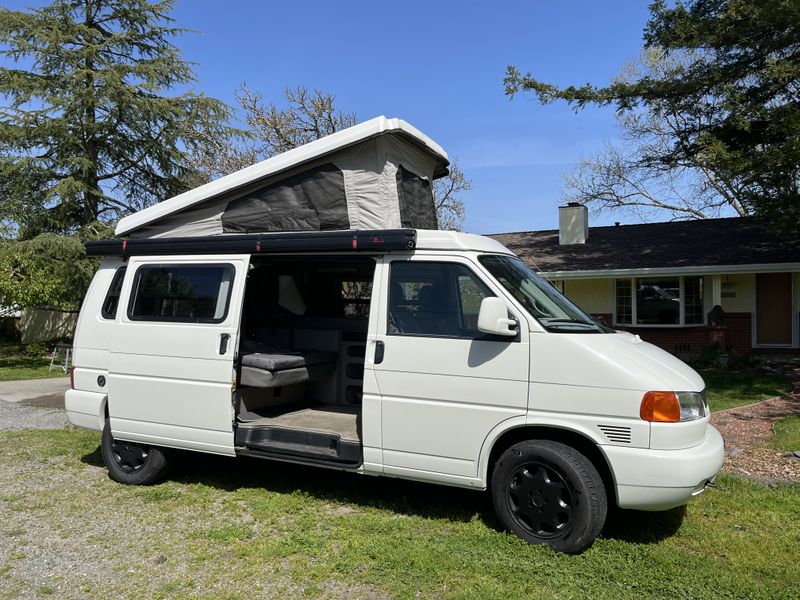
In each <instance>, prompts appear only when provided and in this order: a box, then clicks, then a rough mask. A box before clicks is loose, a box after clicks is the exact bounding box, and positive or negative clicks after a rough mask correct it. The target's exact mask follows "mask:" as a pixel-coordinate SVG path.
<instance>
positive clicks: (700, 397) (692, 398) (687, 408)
mask: <svg viewBox="0 0 800 600" xmlns="http://www.w3.org/2000/svg"><path fill="white" fill-rule="evenodd" d="M676 396H678V404H680V407H681V421H694V420H695V419H702V418H703V417H705V416H706V415H707V414H708V402H707V401H706V392H705V390H703V391H702V392H678V393H677V394H676Z"/></svg>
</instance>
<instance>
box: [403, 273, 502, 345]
mask: <svg viewBox="0 0 800 600" xmlns="http://www.w3.org/2000/svg"><path fill="white" fill-rule="evenodd" d="M389 279H390V283H389V323H388V329H387V331H388V333H389V334H390V335H426V336H439V337H455V338H476V337H481V336H482V335H483V334H482V333H481V332H479V331H478V311H479V310H480V306H481V301H482V300H483V299H484V298H486V297H487V296H494V294H492V292H491V291H490V290H489V288H487V287H486V285H484V283H483V282H482V281H481V280H480V279H478V277H476V276H475V274H474V273H472V271H470V270H469V269H468V268H467V267H465V266H464V265H461V264H458V263H434V262H404V261H403V262H400V261H395V262H393V263H392V267H391V272H390V275H389Z"/></svg>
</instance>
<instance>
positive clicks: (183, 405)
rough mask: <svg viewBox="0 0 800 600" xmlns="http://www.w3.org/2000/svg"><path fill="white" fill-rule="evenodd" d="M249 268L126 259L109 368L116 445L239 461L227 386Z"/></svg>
mask: <svg viewBox="0 0 800 600" xmlns="http://www.w3.org/2000/svg"><path fill="white" fill-rule="evenodd" d="M249 262H250V256H249V255H243V254H235V255H213V256H191V257H189V256H133V257H131V258H130V259H129V262H128V271H127V276H126V277H125V284H124V286H123V289H122V295H121V299H120V305H119V310H118V318H117V322H116V329H117V330H116V331H115V332H114V334H113V336H112V341H111V357H110V361H109V377H108V408H109V416H110V419H111V431H112V434H113V435H114V437H115V438H116V439H121V440H129V441H136V442H142V443H147V444H153V445H161V446H167V447H174V448H186V449H191V450H200V451H205V452H212V453H215V454H225V455H234V454H235V451H234V441H233V418H234V415H233V408H232V379H233V372H234V371H233V369H234V354H235V353H236V350H237V348H238V347H239V346H238V336H239V323H240V317H241V311H242V299H243V296H244V287H245V280H246V278H247V271H248V265H249Z"/></svg>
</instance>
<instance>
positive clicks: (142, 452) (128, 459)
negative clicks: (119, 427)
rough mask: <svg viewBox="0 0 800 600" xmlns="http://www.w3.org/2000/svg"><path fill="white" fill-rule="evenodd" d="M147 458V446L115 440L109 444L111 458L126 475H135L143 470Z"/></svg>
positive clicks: (148, 451) (148, 453)
mask: <svg viewBox="0 0 800 600" xmlns="http://www.w3.org/2000/svg"><path fill="white" fill-rule="evenodd" d="M149 456H150V448H149V446H142V445H141V444H134V443H131V442H120V441H117V440H113V441H112V442H111V457H112V458H113V460H114V462H115V463H116V464H117V466H119V468H120V469H122V470H123V471H125V472H126V473H135V472H136V471H139V470H141V469H142V468H144V466H145V464H146V463H147V459H148V458H149Z"/></svg>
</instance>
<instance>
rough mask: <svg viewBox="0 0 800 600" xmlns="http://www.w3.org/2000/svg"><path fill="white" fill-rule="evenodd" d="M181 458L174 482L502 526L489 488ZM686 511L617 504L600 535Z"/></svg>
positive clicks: (650, 531)
mask: <svg viewBox="0 0 800 600" xmlns="http://www.w3.org/2000/svg"><path fill="white" fill-rule="evenodd" d="M176 459H177V460H176V466H175V469H174V470H173V471H172V472H171V473H170V475H169V476H168V480H169V481H174V482H178V483H184V484H201V485H206V486H209V487H212V488H216V489H219V490H224V491H229V492H232V491H236V490H240V489H263V490H266V491H268V492H273V493H278V494H290V493H295V492H297V493H301V494H307V495H309V496H311V497H313V498H315V499H317V500H324V501H330V502H337V503H350V504H355V505H360V506H363V507H373V508H378V509H380V510H386V511H391V512H393V513H396V514H404V515H415V516H420V517H423V518H430V519H449V520H451V521H460V522H468V521H471V520H472V519H474V518H476V517H477V518H479V519H480V520H481V521H482V522H483V523H484V524H485V525H487V526H488V527H490V528H492V529H494V530H495V531H503V527H502V525H501V524H500V523H499V522H498V520H497V518H496V516H495V514H494V508H493V507H492V501H491V496H490V495H489V493H488V492H482V491H473V490H468V489H463V488H456V487H448V486H442V485H435V484H427V483H421V482H416V481H409V480H405V479H394V478H390V477H372V476H369V475H359V474H357V473H349V472H346V471H339V470H334V469H325V468H318V467H307V466H302V465H294V464H290V463H282V462H279V461H272V460H264V459H258V458H250V457H238V458H236V459H234V458H226V457H221V456H214V455H209V454H202V453H199V452H181V451H176ZM81 461H82V462H84V463H86V464H89V465H92V466H103V458H102V455H101V452H100V448H99V447H98V448H97V449H96V450H94V451H93V452H91V453H89V454H86V455H84V456H83V457H82V458H81ZM685 512H686V507H685V506H682V507H679V508H677V509H673V510H671V511H667V512H657V513H654V512H642V511H632V510H620V509H613V510H610V511H609V515H608V519H607V520H606V525H605V527H604V529H603V532H602V534H601V535H602V537H605V538H611V539H617V540H622V541H626V542H632V543H639V544H651V543H656V542H658V541H660V540H663V539H665V538H667V537H670V536H672V535H674V534H675V533H676V532H677V531H678V529H679V528H680V526H681V523H682V522H683V517H684V514H685Z"/></svg>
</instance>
